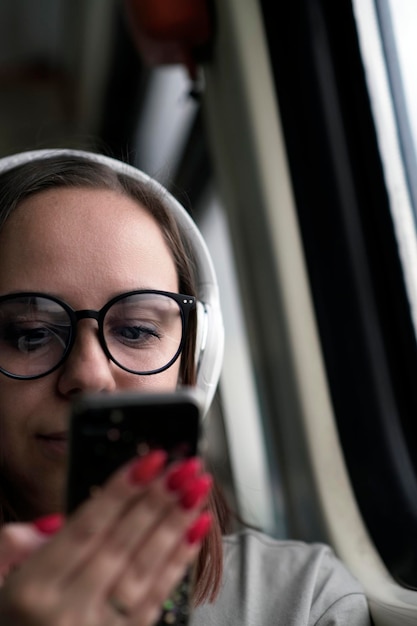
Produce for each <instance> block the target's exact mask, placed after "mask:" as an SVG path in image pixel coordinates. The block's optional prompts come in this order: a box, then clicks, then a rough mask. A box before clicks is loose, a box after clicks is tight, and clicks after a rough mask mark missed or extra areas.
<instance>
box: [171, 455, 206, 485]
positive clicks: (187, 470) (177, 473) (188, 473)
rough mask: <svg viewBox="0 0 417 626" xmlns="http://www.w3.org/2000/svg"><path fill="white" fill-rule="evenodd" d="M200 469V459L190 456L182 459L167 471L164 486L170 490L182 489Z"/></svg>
mask: <svg viewBox="0 0 417 626" xmlns="http://www.w3.org/2000/svg"><path fill="white" fill-rule="evenodd" d="M200 471H201V461H200V459H199V458H197V457H192V458H190V459H186V460H185V461H182V462H181V463H180V465H177V466H176V467H174V468H172V469H171V470H170V471H169V472H168V476H167V479H166V486H167V488H168V489H169V490H170V491H182V489H184V487H185V485H186V484H187V483H188V482H189V481H190V480H192V479H193V478H195V477H196V476H197V474H198V473H199V472H200Z"/></svg>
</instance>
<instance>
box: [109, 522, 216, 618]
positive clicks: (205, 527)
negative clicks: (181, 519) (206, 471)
mask: <svg viewBox="0 0 417 626" xmlns="http://www.w3.org/2000/svg"><path fill="white" fill-rule="evenodd" d="M211 523H212V518H211V515H210V514H209V513H208V512H204V513H202V514H201V515H200V516H199V517H198V518H197V520H195V521H194V522H193V524H192V525H191V526H190V527H189V528H188V530H187V532H186V534H185V535H184V537H183V541H182V542H180V543H179V545H178V547H177V549H176V550H175V551H173V552H172V554H171V557H170V559H169V561H168V562H167V563H165V564H164V566H163V567H162V568H161V569H160V570H159V571H158V572H157V576H156V579H155V582H154V584H153V585H152V587H151V588H150V589H149V590H148V593H147V594H146V596H145V598H144V600H142V601H140V602H137V603H136V605H128V604H126V605H123V604H121V605H119V604H118V603H117V602H119V601H120V600H119V596H117V595H113V596H110V600H111V602H113V603H114V598H117V602H116V607H118V606H122V607H124V612H125V614H126V615H127V617H128V618H129V619H128V622H127V626H148V625H149V624H153V623H155V621H156V620H157V619H158V617H159V616H160V614H161V610H163V612H164V615H163V619H162V621H163V622H164V623H183V622H184V623H185V622H186V621H188V620H187V617H188V615H189V612H190V610H191V606H192V593H193V571H192V563H193V562H195V559H196V557H197V555H198V553H199V551H200V548H201V543H202V540H203V539H204V537H205V536H206V535H207V533H208V532H209V530H210V527H211ZM113 606H114V604H113ZM129 606H130V609H129Z"/></svg>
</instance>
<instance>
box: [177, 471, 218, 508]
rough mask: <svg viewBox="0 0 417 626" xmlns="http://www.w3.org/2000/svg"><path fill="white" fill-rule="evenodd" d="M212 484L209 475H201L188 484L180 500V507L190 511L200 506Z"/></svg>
mask: <svg viewBox="0 0 417 626" xmlns="http://www.w3.org/2000/svg"><path fill="white" fill-rule="evenodd" d="M212 484H213V479H212V477H211V476H210V474H203V475H202V476H199V477H198V478H196V479H195V480H193V481H192V482H190V483H189V485H188V486H187V487H186V489H185V490H184V492H183V494H182V496H181V498H180V503H181V506H182V507H183V508H184V509H192V508H193V507H195V506H197V505H198V504H201V502H202V500H203V499H204V498H205V497H206V496H207V494H208V492H209V491H210V489H211V486H212Z"/></svg>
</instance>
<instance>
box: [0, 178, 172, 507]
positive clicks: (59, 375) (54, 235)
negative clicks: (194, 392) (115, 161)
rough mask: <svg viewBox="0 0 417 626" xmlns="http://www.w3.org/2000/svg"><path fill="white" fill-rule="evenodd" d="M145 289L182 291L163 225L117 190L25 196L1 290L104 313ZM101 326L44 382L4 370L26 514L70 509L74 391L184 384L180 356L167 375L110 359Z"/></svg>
mask: <svg viewBox="0 0 417 626" xmlns="http://www.w3.org/2000/svg"><path fill="white" fill-rule="evenodd" d="M136 289H158V290H162V291H171V292H177V291H178V277H177V274H176V270H175V265H174V261H173V259H172V256H171V253H170V251H169V248H168V246H167V244H166V243H165V240H164V238H163V235H162V233H161V231H160V229H159V226H158V224H157V223H156V221H155V220H154V219H153V218H152V217H151V216H150V215H149V214H148V213H147V212H146V211H145V210H144V209H143V208H141V207H140V206H139V205H138V204H137V203H136V202H134V201H133V200H131V199H130V198H127V197H125V196H123V195H121V194H118V193H117V192H114V191H108V190H96V189H70V188H68V189H66V188H65V189H52V190H47V191H43V192H41V193H38V194H36V195H34V196H32V197H29V198H27V199H26V200H24V201H23V202H22V203H21V204H20V205H19V207H18V208H17V210H16V211H15V212H14V213H13V214H12V216H11V217H10V218H9V220H8V221H7V223H6V225H5V227H4V229H3V230H2V231H1V233H0V295H3V294H8V293H11V292H18V291H37V292H42V293H45V294H49V295H53V296H56V297H58V298H60V299H62V300H64V301H65V302H67V303H68V304H69V305H70V306H71V307H72V308H73V309H75V310H80V309H95V310H98V309H100V308H101V307H102V306H103V305H104V304H106V302H108V301H109V300H110V299H111V298H112V297H114V296H116V295H118V294H120V293H123V292H127V291H133V290H136ZM97 330H98V326H97V322H96V320H94V319H82V320H80V321H79V323H78V328H77V337H76V341H75V344H74V346H73V348H72V351H71V353H70V355H69V357H68V359H67V360H66V361H65V363H64V364H63V365H61V366H60V368H59V369H58V370H56V371H54V372H52V373H51V374H48V375H47V376H45V377H43V378H39V379H37V380H13V379H11V378H7V377H6V376H4V375H2V374H0V463H1V474H2V476H5V478H6V481H7V484H8V488H9V490H10V492H11V493H18V494H19V501H21V502H22V503H23V504H22V505H21V508H20V510H19V511H18V514H19V516H20V517H25V518H30V517H33V516H38V515H43V514H46V513H49V512H53V511H57V510H60V509H61V508H62V500H63V490H64V484H65V472H66V444H65V441H64V436H65V433H66V432H67V428H68V425H67V420H68V415H69V407H70V403H71V400H72V399H73V398H74V396H76V395H77V394H79V393H80V392H113V391H116V390H123V389H129V390H132V389H137V390H146V391H151V390H153V391H155V390H158V391H159V390H173V389H175V387H176V385H177V381H178V373H179V359H178V360H177V361H176V362H175V363H174V365H173V366H172V367H170V368H169V369H168V370H166V371H164V372H162V373H160V374H156V375H150V376H137V375H135V374H130V373H128V372H125V371H124V370H122V369H120V368H119V367H118V366H117V365H115V364H114V363H113V362H112V361H109V359H108V358H107V357H106V355H105V354H104V352H103V350H102V348H101V346H100V343H99V340H98V335H97ZM14 504H15V505H16V503H15V502H14Z"/></svg>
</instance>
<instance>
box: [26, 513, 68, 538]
mask: <svg viewBox="0 0 417 626" xmlns="http://www.w3.org/2000/svg"><path fill="white" fill-rule="evenodd" d="M32 523H33V525H34V526H36V528H37V529H38V530H39V531H40V532H41V533H43V534H44V535H53V534H54V533H56V532H57V531H58V530H59V529H60V528H61V527H62V524H63V523H64V516H63V515H61V514H60V513H53V514H52V515H45V516H44V517H39V518H38V519H35V520H34V521H33V522H32Z"/></svg>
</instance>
